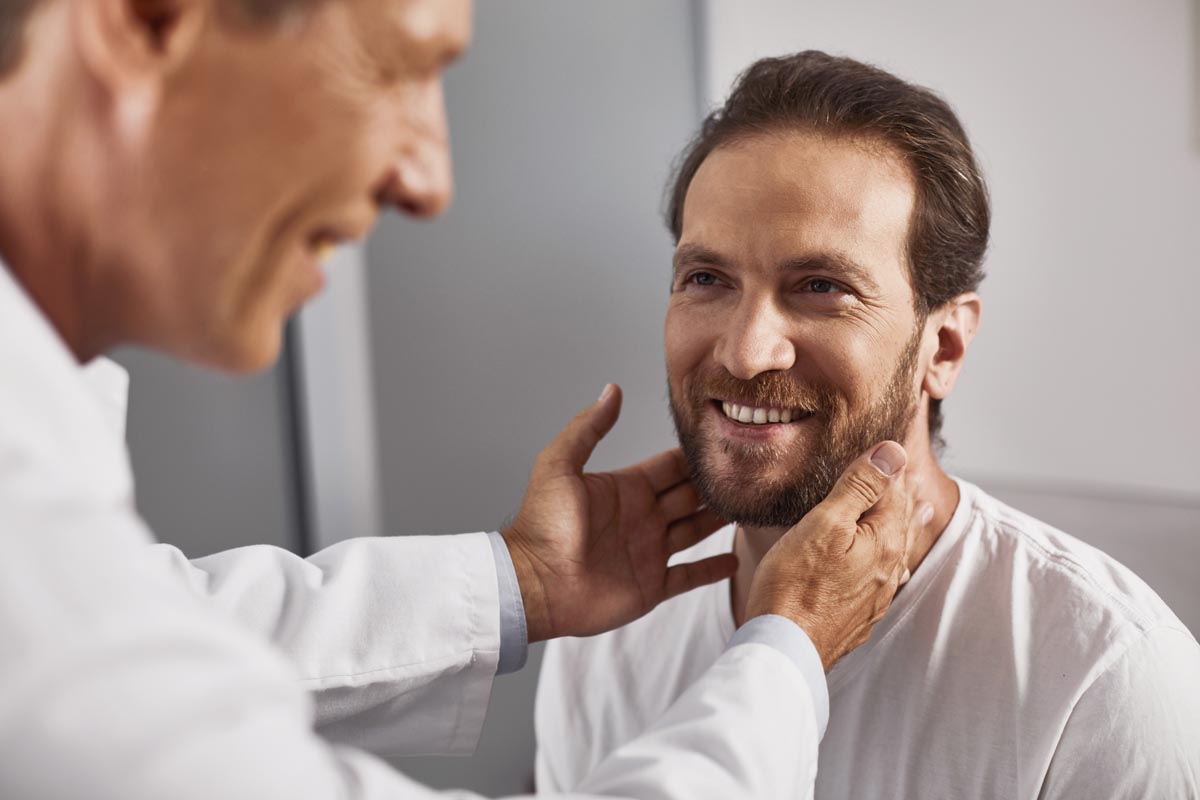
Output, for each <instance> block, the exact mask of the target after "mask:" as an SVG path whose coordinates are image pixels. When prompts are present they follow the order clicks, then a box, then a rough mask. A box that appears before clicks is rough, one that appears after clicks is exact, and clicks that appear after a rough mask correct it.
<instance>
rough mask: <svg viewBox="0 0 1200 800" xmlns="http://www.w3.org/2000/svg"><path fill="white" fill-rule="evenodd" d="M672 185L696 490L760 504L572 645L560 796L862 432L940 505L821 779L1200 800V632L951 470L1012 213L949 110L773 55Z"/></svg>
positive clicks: (855, 448) (1087, 552)
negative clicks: (651, 605)
mask: <svg viewBox="0 0 1200 800" xmlns="http://www.w3.org/2000/svg"><path fill="white" fill-rule="evenodd" d="M670 199H671V202H670V208H669V211H668V224H669V226H670V229H671V233H672V235H673V236H674V238H675V241H676V250H675V259H674V265H673V280H672V293H671V299H670V305H669V309H668V312H667V319H666V356H667V377H668V383H669V388H670V399H671V409H672V412H673V414H674V418H675V423H676V428H677V431H678V435H679V440H680V443H681V445H682V447H683V449H684V452H685V453H686V454H687V457H688V460H689V462H690V464H691V469H692V474H693V480H694V482H695V484H696V486H697V489H698V490H699V491H700V493H701V495H702V497H703V498H704V500H705V501H706V502H707V503H708V505H709V506H710V507H711V508H713V509H715V510H717V511H718V512H720V513H721V514H722V515H723V516H724V517H725V518H727V519H730V520H734V521H735V523H736V524H735V525H731V526H729V527H728V528H726V529H725V530H724V531H722V532H719V533H718V534H717V535H715V536H714V537H712V538H711V539H709V540H707V541H705V542H704V543H702V544H700V545H698V546H697V547H696V548H694V549H693V550H692V551H691V555H692V556H709V557H711V556H713V555H716V554H718V553H721V552H729V551H732V552H734V553H736V554H737V555H738V556H739V559H740V563H739V567H738V571H737V573H736V574H735V576H734V577H733V578H732V580H731V581H729V582H722V583H720V584H716V585H713V586H710V587H706V588H705V589H704V590H702V591H699V592H696V593H693V594H690V595H688V596H686V597H682V598H679V599H676V600H673V601H671V602H669V603H666V604H664V605H663V606H661V607H659V608H658V609H657V610H656V611H654V612H652V613H651V614H650V615H648V616H647V617H645V618H643V619H641V620H638V621H637V622H634V623H632V624H630V625H628V626H626V627H625V628H623V629H620V630H618V631H615V632H612V633H609V634H606V635H603V636H599V637H595V638H590V639H578V640H562V641H558V642H553V643H551V645H550V646H549V648H548V650H547V654H546V659H545V662H544V666H543V674H542V683H541V686H540V688H539V696H538V710H537V728H538V738H539V755H538V780H539V786H540V788H542V789H547V790H563V789H570V788H571V787H573V786H576V785H577V781H578V780H579V777H580V776H581V775H583V774H585V773H586V771H587V770H588V769H589V768H590V767H591V765H593V764H594V763H596V762H597V761H598V760H599V759H602V758H603V757H604V756H605V755H606V754H607V753H609V752H610V751H612V749H613V748H615V747H617V746H619V745H620V744H621V743H623V742H625V741H627V740H629V739H630V738H631V737H634V736H637V735H638V734H639V733H641V732H642V731H643V730H645V728H646V726H647V724H648V723H649V722H650V721H652V720H654V719H655V718H657V716H658V715H659V714H660V713H661V711H662V709H663V708H664V707H665V706H666V705H667V704H669V703H671V702H672V701H673V700H674V698H676V697H677V696H679V695H680V693H681V692H684V691H685V690H686V689H687V688H688V687H689V686H690V685H691V684H692V683H693V682H694V681H695V680H696V679H697V677H698V676H699V675H701V674H702V672H703V670H705V669H706V668H707V667H708V665H709V664H710V663H712V661H713V659H714V658H715V657H716V656H717V655H719V653H720V652H721V647H722V642H723V641H724V640H725V639H726V638H727V637H728V635H729V633H730V632H731V631H733V630H734V629H735V628H736V626H737V625H738V624H740V622H741V621H742V620H743V619H744V618H745V616H746V613H747V610H748V607H749V604H748V594H747V592H748V587H749V586H750V585H751V580H752V579H753V577H754V576H755V568H756V565H759V564H764V563H767V562H768V561H769V560H770V559H771V553H772V552H773V551H772V547H773V545H774V544H775V542H776V541H777V540H778V539H779V537H780V535H781V533H782V532H783V531H784V530H786V529H787V528H788V527H789V526H790V525H792V524H793V523H794V522H795V521H796V520H797V519H800V518H801V517H803V516H804V515H805V514H807V513H809V511H810V510H812V509H813V508H814V507H816V506H817V504H818V503H819V502H820V501H821V500H822V498H824V497H825V496H826V494H827V493H828V492H829V491H830V489H831V487H832V486H833V485H834V481H835V480H836V477H837V475H838V473H839V472H840V471H841V470H842V469H843V468H844V466H845V465H846V464H848V463H850V461H851V460H852V459H853V458H854V457H855V456H856V455H857V453H858V452H859V451H860V449H861V448H862V447H863V443H864V442H871V441H875V440H877V439H879V438H895V439H897V440H898V441H902V442H903V443H904V445H905V448H906V449H907V451H908V453H909V454H910V458H911V462H910V469H911V470H912V472H913V475H914V477H915V478H916V479H917V480H923V481H924V486H925V493H926V495H927V496H929V497H930V498H932V500H933V509H932V524H930V525H929V526H928V528H927V529H926V533H925V535H924V536H921V537H918V538H917V539H916V540H915V541H914V542H913V544H912V547H911V549H910V552H909V554H908V566H909V569H910V570H911V573H912V579H911V580H910V581H909V583H908V584H906V585H905V587H904V588H903V590H902V591H901V592H900V594H899V595H898V597H897V598H896V601H895V602H894V604H893V605H892V606H891V608H890V610H889V611H888V612H887V614H886V616H885V617H884V618H883V619H882V621H881V622H880V623H879V625H878V626H877V627H876V628H875V630H874V632H873V633H872V636H871V639H870V641H869V642H868V643H867V644H866V645H865V646H864V647H862V648H861V649H859V650H857V651H855V652H854V653H852V654H851V655H850V656H848V657H847V658H846V659H844V660H843V661H842V662H840V663H839V664H837V665H836V666H833V667H832V669H831V670H830V671H829V675H828V677H829V692H830V693H829V724H828V729H827V733H826V734H825V736H824V739H823V742H822V745H821V749H820V762H819V769H818V774H817V787H816V797H818V798H831V799H832V798H943V797H955V798H959V797H996V798H999V797H1003V798H1027V799H1028V800H1034V799H1035V798H1043V799H1044V798H1079V799H1080V800H1083V799H1084V798H1089V799H1090V798H1099V797H1105V798H1109V797H1121V798H1129V799H1130V800H1134V798H1147V797H1155V798H1159V797H1162V798H1166V797H1196V796H1198V793H1200V788H1198V780H1200V684H1198V683H1197V681H1196V679H1195V676H1196V675H1198V674H1200V646H1198V645H1197V643H1196V640H1195V639H1194V638H1193V637H1192V635H1191V634H1190V633H1189V632H1188V631H1187V630H1186V629H1185V628H1184V626H1183V625H1182V624H1181V623H1180V622H1179V620H1178V619H1177V618H1176V617H1175V616H1174V615H1173V614H1172V613H1171V611H1170V610H1169V609H1168V608H1167V607H1166V606H1165V605H1164V604H1163V603H1162V601H1161V600H1160V599H1159V598H1158V597H1157V596H1156V595H1155V594H1154V592H1153V591H1152V590H1150V588H1149V587H1147V586H1146V585H1145V584H1144V583H1143V582H1142V581H1140V580H1139V579H1138V578H1137V577H1136V576H1134V575H1133V574H1132V573H1130V572H1129V571H1128V570H1127V569H1125V568H1124V567H1122V566H1121V565H1120V564H1117V563H1116V562H1114V561H1113V560H1112V559H1110V558H1108V557H1106V556H1105V555H1104V554H1102V553H1099V552H1097V551H1096V550H1094V549H1092V548H1090V547H1088V546H1086V545H1084V544H1083V543H1081V542H1079V541H1077V540H1075V539H1073V538H1071V537H1070V536H1068V535H1066V534H1064V533H1061V532H1059V531H1056V530H1054V529H1053V528H1051V527H1049V526H1048V525H1045V524H1043V523H1041V522H1039V521H1037V520H1035V519H1031V518H1030V517H1028V516H1025V515H1024V514H1021V513H1020V512H1018V511H1015V510H1013V509H1011V508H1008V507H1006V506H1004V505H1003V504H1001V503H1000V502H998V501H997V500H995V499H994V498H991V497H989V496H988V495H987V494H986V493H985V492H983V491H982V490H980V489H979V488H978V487H975V486H972V485H971V484H969V483H967V482H966V481H963V480H960V479H956V478H954V477H951V476H949V475H947V474H946V473H945V472H944V471H943V470H942V468H941V467H940V466H939V464H938V460H937V453H938V449H939V447H938V445H939V442H940V428H941V424H942V403H943V401H944V400H945V399H946V398H947V397H948V396H949V395H950V393H951V390H952V389H953V387H954V385H955V382H956V381H957V379H958V378H959V375H960V373H961V371H962V368H963V364H964V361H965V358H966V355H967V351H968V348H969V346H970V344H971V340H972V338H973V337H974V335H975V333H976V331H977V329H978V326H979V321H980V311H981V300H980V297H979V296H978V294H976V289H977V288H978V287H979V284H980V281H981V280H982V278H983V273H982V261H983V256H984V251H985V247H986V243H987V237H988V226H989V204H988V198H987V193H986V188H985V185H984V182H983V178H982V177H981V174H980V171H979V169H978V168H977V166H976V163H975V158H974V156H973V154H972V151H971V147H970V145H969V143H968V141H967V137H966V135H965V133H964V131H963V129H962V127H961V125H960V124H959V122H958V120H957V119H956V118H955V116H954V114H953V112H952V111H951V110H950V108H949V107H948V106H947V105H946V104H945V103H944V102H943V101H942V100H940V99H939V98H937V97H936V96H935V95H933V94H932V93H930V92H929V91H927V90H924V89H921V88H918V87H915V86H912V85H909V84H907V83H905V82H903V81H901V80H899V79H897V78H896V77H894V76H892V75H889V74H887V73H885V72H883V71H881V70H878V69H875V68H872V67H869V66H866V65H864V64H861V63H858V62H855V61H852V60H849V59H844V58H835V57H831V56H828V55H826V54H824V53H819V52H805V53H800V54H797V55H794V56H791V57H787V58H777V59H766V60H763V61H760V62H758V63H757V64H755V65H753V66H752V67H750V69H749V70H747V72H746V73H744V74H743V76H742V77H741V79H740V80H739V82H738V84H737V86H736V87H735V88H734V90H733V93H732V94H731V96H730V97H729V99H728V100H727V102H726V103H725V105H724V107H723V108H721V109H719V110H718V111H716V112H714V113H713V114H712V115H711V116H710V117H709V118H708V119H707V120H706V121H705V123H704V126H703V128H702V129H701V131H700V133H699V135H698V136H697V137H696V139H695V140H694V141H693V142H692V144H691V145H690V146H689V148H688V149H687V151H686V152H685V153H684V156H683V159H682V161H681V162H680V167H679V169H678V171H677V174H676V176H675V182H674V185H673V188H672V192H671V195H670ZM826 666H827V668H828V667H829V666H830V665H828V664H827V665H826ZM746 733H747V732H746V731H739V730H730V731H728V737H729V739H730V740H731V741H737V740H739V738H740V737H742V736H744V735H745V734H746ZM797 794H799V793H797Z"/></svg>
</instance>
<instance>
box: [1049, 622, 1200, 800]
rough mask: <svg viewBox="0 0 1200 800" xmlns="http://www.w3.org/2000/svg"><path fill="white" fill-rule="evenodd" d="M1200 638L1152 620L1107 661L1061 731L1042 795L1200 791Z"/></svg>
mask: <svg viewBox="0 0 1200 800" xmlns="http://www.w3.org/2000/svg"><path fill="white" fill-rule="evenodd" d="M1197 676H1200V645H1198V644H1197V643H1196V640H1195V639H1194V638H1192V635H1191V634H1190V633H1188V632H1187V630H1185V629H1184V628H1183V627H1182V626H1178V627H1175V626H1161V627H1157V628H1153V629H1151V630H1150V631H1148V632H1147V633H1145V634H1143V635H1142V636H1141V638H1139V639H1138V640H1137V641H1135V642H1133V643H1132V644H1131V645H1130V646H1129V647H1128V649H1127V650H1125V651H1124V652H1123V653H1120V654H1119V656H1118V657H1117V658H1116V659H1115V661H1114V662H1113V663H1112V664H1109V665H1106V666H1105V667H1104V668H1103V669H1102V671H1101V672H1100V674H1099V675H1098V677H1097V678H1096V679H1095V681H1094V682H1093V683H1092V684H1091V685H1090V686H1089V687H1088V689H1087V690H1086V691H1085V692H1084V693H1083V694H1082V695H1081V696H1080V698H1079V699H1078V701H1077V702H1076V704H1075V707H1074V709H1073V710H1072V712H1071V715H1070V717H1069V718H1068V720H1067V724H1066V726H1065V727H1064V729H1063V732H1062V735H1061V737H1060V738H1059V742H1058V745H1057V747H1056V748H1055V752H1054V756H1053V758H1052V759H1051V762H1050V765H1049V769H1048V770H1047V773H1046V778H1045V781H1044V782H1043V786H1042V791H1041V793H1040V794H1039V795H1038V797H1039V798H1040V800H1077V798H1089V800H1118V799H1119V800H1141V799H1142V798H1147V797H1178V798H1185V797H1187V798H1196V797H1200V681H1198V680H1197Z"/></svg>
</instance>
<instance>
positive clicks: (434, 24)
mask: <svg viewBox="0 0 1200 800" xmlns="http://www.w3.org/2000/svg"><path fill="white" fill-rule="evenodd" d="M347 1H349V2H352V3H353V5H354V6H355V18H356V22H357V25H356V27H357V33H358V34H359V41H360V42H361V44H362V47H363V50H364V52H365V54H366V55H367V56H369V57H370V58H371V60H372V61H374V62H376V63H377V64H379V65H380V67H381V69H383V70H384V71H385V73H392V74H393V75H395V76H396V77H409V76H418V77H428V76H432V75H435V74H437V73H440V72H441V71H442V70H444V69H445V68H446V67H448V66H449V65H450V64H451V63H452V62H453V61H454V60H455V59H457V58H458V57H459V56H461V55H462V53H463V51H465V50H466V48H467V46H468V45H470V43H471V32H472V2H471V0H327V2H347Z"/></svg>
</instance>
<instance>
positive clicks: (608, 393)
mask: <svg viewBox="0 0 1200 800" xmlns="http://www.w3.org/2000/svg"><path fill="white" fill-rule="evenodd" d="M612 393H613V385H612V384H611V383H606V384H604V389H603V390H602V391H601V392H600V399H599V400H597V401H596V402H597V403H603V402H604V401H605V400H607V399H608V398H610V397H612Z"/></svg>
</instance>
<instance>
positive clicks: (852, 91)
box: [666, 50, 991, 444]
mask: <svg viewBox="0 0 1200 800" xmlns="http://www.w3.org/2000/svg"><path fill="white" fill-rule="evenodd" d="M788 129H795V130H801V131H815V132H819V133H825V134H833V135H845V136H854V137H865V138H868V139H874V140H877V141H880V142H883V143H884V144H885V145H887V146H888V147H890V148H892V149H894V150H895V151H896V152H898V153H899V154H900V155H901V156H902V157H903V158H904V159H905V161H906V162H907V163H908V165H909V168H910V169H911V170H912V173H913V175H914V177H915V180H916V205H915V207H914V209H913V217H912V220H911V221H910V223H909V232H908V264H909V272H910V275H909V277H910V278H911V281H912V285H913V305H914V308H915V309H916V311H917V317H918V319H919V320H924V319H925V318H926V316H927V315H928V314H929V312H930V311H932V310H934V309H936V308H939V307H940V306H942V305H944V304H945V303H947V302H949V301H950V300H952V299H953V298H955V297H957V296H958V295H960V294H963V293H964V292H970V291H974V290H975V289H977V288H978V287H979V284H980V282H981V281H982V280H983V256H984V252H985V251H986V250H987V241H988V228H989V226H990V220H991V211H990V204H989V201H988V192H987V186H986V184H985V183H984V180H983V175H982V174H981V172H980V170H979V167H978V165H977V164H976V163H975V156H974V153H973V152H972V150H971V144H970V142H969V141H968V140H967V134H966V132H965V131H964V130H963V127H962V125H961V123H959V121H958V118H957V117H956V116H955V115H954V112H953V111H952V110H951V109H950V106H949V105H947V104H946V102H945V101H944V100H942V99H941V98H940V97H938V96H937V95H936V94H934V93H933V92H932V91H930V90H929V89H926V88H923V87H920V86H915V85H913V84H910V83H907V82H905V81H903V80H901V79H900V78H897V77H896V76H895V75H892V74H890V73H888V72H885V71H884V70H881V69H878V68H877V67H873V66H870V65H868V64H863V63H862V62H859V61H855V60H853V59H850V58H841V57H837V56H831V55H829V54H827V53H823V52H820V51H817V50H806V51H804V52H802V53H796V54H795V55H790V56H783V57H779V58H764V59H762V60H761V61H758V62H756V63H755V64H753V65H751V66H750V68H749V69H747V70H746V71H745V72H743V73H742V74H741V76H740V77H739V78H738V80H737V83H736V84H735V85H734V88H733V92H732V93H731V94H730V95H729V98H728V99H727V100H726V101H725V104H724V105H723V106H722V107H720V108H718V109H717V110H715V111H713V112H712V113H711V114H709V115H708V117H707V118H706V119H705V120H704V123H703V124H702V125H701V127H700V132H699V133H698V134H697V135H696V137H695V138H694V139H693V140H692V141H691V142H690V143H689V144H688V146H687V148H685V150H684V151H683V153H682V154H681V155H680V157H679V160H678V161H677V162H676V166H675V170H674V173H673V175H672V178H671V181H670V183H669V185H668V194H667V210H666V221H667V226H668V227H669V228H670V230H671V234H672V235H673V236H674V239H675V241H676V242H678V241H679V236H680V229H681V227H682V224H683V207H684V203H685V202H686V200H687V192H688V187H689V186H690V185H691V182H692V178H694V177H695V175H696V171H697V170H698V169H699V168H700V165H701V164H702V163H703V162H704V159H706V158H707V157H708V155H709V153H711V152H712V151H713V150H715V149H717V148H719V147H721V146H722V145H724V144H729V143H731V142H734V141H736V140H738V139H745V138H748V137H751V136H754V135H756V134H760V133H765V132H778V131H780V130H788ZM941 427H942V410H941V401H940V400H931V401H930V405H929V433H930V437H931V439H932V440H933V441H934V442H935V444H938V443H940V441H941V439H940V432H941Z"/></svg>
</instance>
